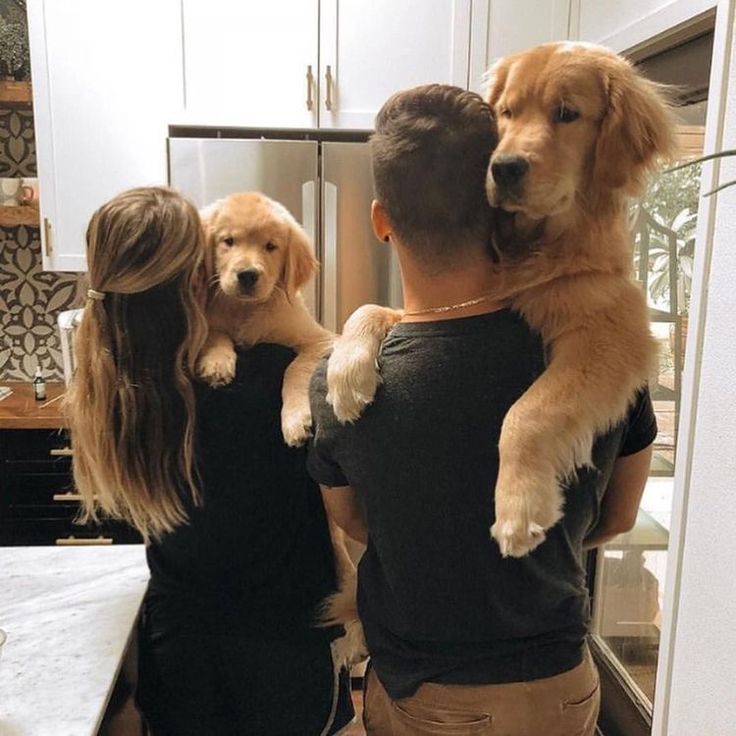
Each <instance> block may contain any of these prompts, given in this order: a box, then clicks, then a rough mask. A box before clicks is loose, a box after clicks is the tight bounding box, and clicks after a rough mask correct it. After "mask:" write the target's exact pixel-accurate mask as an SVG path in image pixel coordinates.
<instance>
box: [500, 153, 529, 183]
mask: <svg viewBox="0 0 736 736" xmlns="http://www.w3.org/2000/svg"><path fill="white" fill-rule="evenodd" d="M527 171H529V162H528V161H527V160H526V159H525V158H524V157H523V156H519V155H517V154H512V153H501V154H499V155H498V156H496V158H495V159H494V160H493V162H492V163H491V173H492V174H493V180H494V181H495V182H496V184H498V185H499V186H502V187H512V186H515V185H516V184H518V183H519V182H520V181H521V180H522V179H523V178H524V175H525V174H526V172H527Z"/></svg>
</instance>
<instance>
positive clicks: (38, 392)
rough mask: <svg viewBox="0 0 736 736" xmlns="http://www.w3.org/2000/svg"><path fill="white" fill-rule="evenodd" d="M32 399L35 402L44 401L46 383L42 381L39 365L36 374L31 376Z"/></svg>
mask: <svg viewBox="0 0 736 736" xmlns="http://www.w3.org/2000/svg"><path fill="white" fill-rule="evenodd" d="M33 397H34V398H35V399H36V401H46V381H44V378H43V373H42V372H41V366H40V365H39V366H37V367H36V373H35V375H34V376H33Z"/></svg>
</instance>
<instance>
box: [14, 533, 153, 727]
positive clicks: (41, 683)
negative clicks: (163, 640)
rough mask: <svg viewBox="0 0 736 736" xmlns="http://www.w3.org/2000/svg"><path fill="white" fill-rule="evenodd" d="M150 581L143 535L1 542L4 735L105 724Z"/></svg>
mask: <svg viewBox="0 0 736 736" xmlns="http://www.w3.org/2000/svg"><path fill="white" fill-rule="evenodd" d="M147 581H148V568H147V566H146V560H145V551H144V547H143V546H142V545H112V546H109V547H98V546H91V547H1V548H0V628H1V629H3V630H4V631H5V632H6V633H7V636H8V638H7V642H6V643H5V646H4V647H3V649H2V652H1V653H0V736H88V735H89V736H92V735H93V734H96V733H97V730H98V728H99V725H100V722H101V721H102V717H103V715H104V713H105V708H106V706H107V702H108V700H109V697H110V693H111V692H112V688H113V685H114V683H115V680H116V678H117V675H118V672H119V669H120V666H121V663H122V661H123V657H124V655H125V653H126V650H127V648H128V645H129V643H130V641H131V637H132V635H133V632H134V629H135V622H136V619H137V616H138V611H139V608H140V605H141V601H142V599H143V594H144V592H145V589H146V584H147Z"/></svg>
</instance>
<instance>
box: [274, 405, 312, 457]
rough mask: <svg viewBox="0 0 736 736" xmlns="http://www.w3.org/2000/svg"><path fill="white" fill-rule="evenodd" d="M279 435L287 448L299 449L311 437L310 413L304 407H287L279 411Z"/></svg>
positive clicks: (307, 408) (307, 407)
mask: <svg viewBox="0 0 736 736" xmlns="http://www.w3.org/2000/svg"><path fill="white" fill-rule="evenodd" d="M281 433H282V434H283V435H284V442H286V444H287V445H289V447H299V446H300V445H303V444H304V443H305V442H306V441H307V440H308V439H309V438H310V437H311V436H312V413H311V412H310V410H309V405H307V406H306V407H287V406H284V408H283V409H282V410H281Z"/></svg>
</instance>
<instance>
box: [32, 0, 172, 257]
mask: <svg viewBox="0 0 736 736" xmlns="http://www.w3.org/2000/svg"><path fill="white" fill-rule="evenodd" d="M180 17H181V16H180V9H179V2H178V0H157V1H156V2H150V1H149V0H126V2H124V3H113V2H100V0H65V1H64V2H57V1H56V0H29V2H28V21H29V36H30V41H31V65H32V75H33V102H34V116H35V127H36V147H37V157H38V175H39V180H40V182H39V187H40V194H41V217H42V222H43V224H44V227H43V228H42V242H43V248H44V268H45V269H47V270H56V271H83V270H85V257H84V252H85V241H84V235H85V231H86V227H87V223H88V222H89V218H90V216H91V215H92V213H93V212H94V211H95V209H97V207H99V206H100V205H101V204H102V203H103V202H105V201H106V200H107V199H109V198H110V197H112V196H113V195H115V194H117V193H118V192H120V191H122V190H124V189H128V188H130V187H134V186H141V185H150V184H165V183H166V133H167V128H166V125H167V123H168V122H169V119H170V117H171V116H172V115H173V113H174V111H175V110H176V109H177V106H180V105H181V95H182V79H181V26H180Z"/></svg>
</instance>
